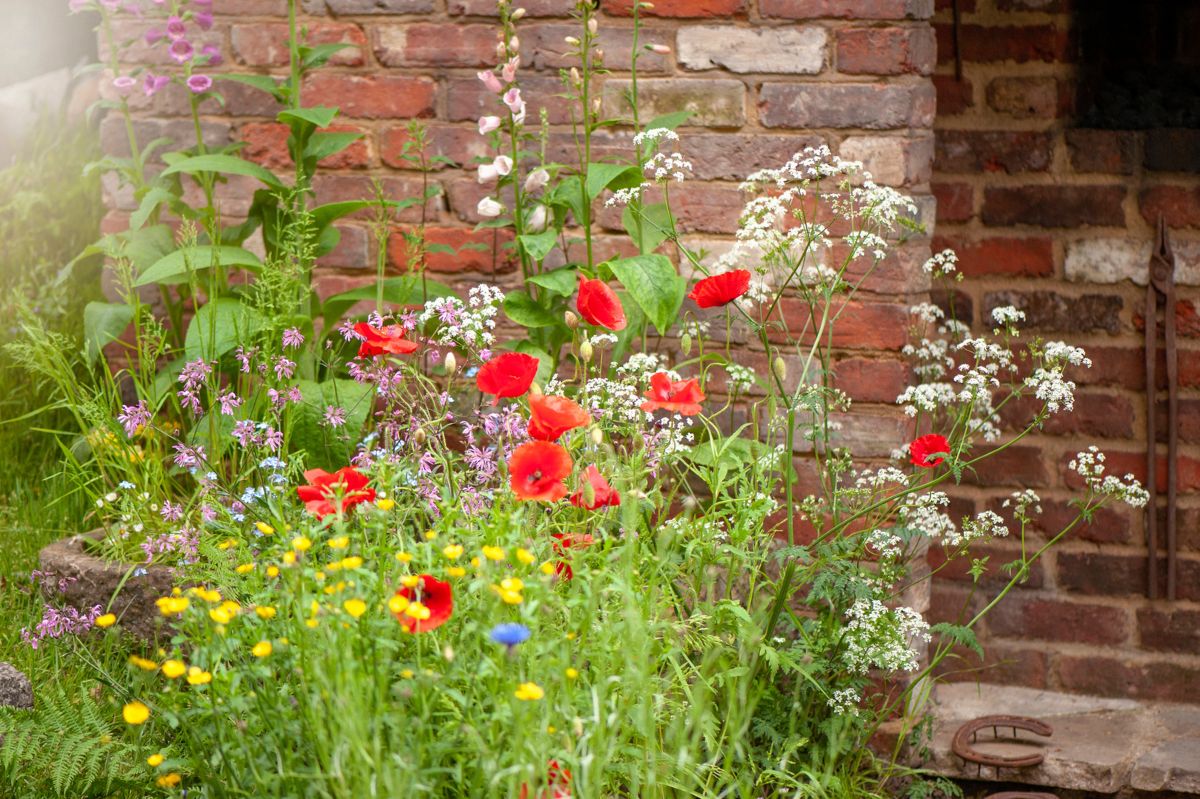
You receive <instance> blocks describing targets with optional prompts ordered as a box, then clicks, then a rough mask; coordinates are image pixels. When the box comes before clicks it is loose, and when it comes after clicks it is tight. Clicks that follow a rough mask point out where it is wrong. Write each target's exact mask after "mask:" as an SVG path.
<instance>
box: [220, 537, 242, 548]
mask: <svg viewBox="0 0 1200 799" xmlns="http://www.w3.org/2000/svg"><path fill="white" fill-rule="evenodd" d="M237 544H238V542H237V541H234V540H233V539H232V538H226V539H225V540H224V541H222V542H221V543H219V544H217V549H233V548H234V547H236V546H237Z"/></svg>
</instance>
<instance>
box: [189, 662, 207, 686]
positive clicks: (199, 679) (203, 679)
mask: <svg viewBox="0 0 1200 799" xmlns="http://www.w3.org/2000/svg"><path fill="white" fill-rule="evenodd" d="M187 681H188V685H208V684H209V683H210V682H212V674H211V673H210V672H207V671H205V670H204V669H202V668H199V667H198V666H192V667H190V668H189V669H188V675H187Z"/></svg>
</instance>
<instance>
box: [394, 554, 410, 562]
mask: <svg viewBox="0 0 1200 799" xmlns="http://www.w3.org/2000/svg"><path fill="white" fill-rule="evenodd" d="M412 559H413V556H412V555H410V554H409V553H407V552H397V553H396V560H398V561H400V562H401V563H412Z"/></svg>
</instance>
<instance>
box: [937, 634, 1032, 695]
mask: <svg viewBox="0 0 1200 799" xmlns="http://www.w3.org/2000/svg"><path fill="white" fill-rule="evenodd" d="M956 654H957V655H958V657H957V658H947V659H946V660H944V661H942V663H941V665H940V666H939V667H938V669H937V673H938V679H941V680H945V681H947V682H986V683H994V684H999V685H1019V686H1021V687H1022V688H1045V687H1047V682H1046V680H1047V672H1048V669H1049V657H1048V656H1047V654H1046V653H1045V652H1044V651H1042V650H1039V649H1026V648H1024V647H1021V646H1014V645H1012V644H1001V643H999V642H996V643H993V642H987V643H986V645H985V648H984V657H983V658H982V659H980V657H979V656H978V655H976V654H975V653H974V652H972V651H970V650H968V649H960V650H958V651H957V653H956Z"/></svg>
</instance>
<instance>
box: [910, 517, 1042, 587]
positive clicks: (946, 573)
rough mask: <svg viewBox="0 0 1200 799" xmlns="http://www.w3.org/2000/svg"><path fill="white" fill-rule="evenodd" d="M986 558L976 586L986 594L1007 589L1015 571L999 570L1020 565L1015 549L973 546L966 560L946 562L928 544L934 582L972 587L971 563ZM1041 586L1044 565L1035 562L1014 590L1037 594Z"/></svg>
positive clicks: (940, 552)
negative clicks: (933, 571)
mask: <svg viewBox="0 0 1200 799" xmlns="http://www.w3.org/2000/svg"><path fill="white" fill-rule="evenodd" d="M950 517H951V518H956V514H953V513H951V514H950ZM956 520H957V519H956ZM985 558H986V559H987V563H986V565H985V566H984V571H983V574H982V575H980V577H979V582H978V585H979V586H982V587H983V588H986V589H988V590H995V589H1000V588H1003V587H1004V586H1006V585H1008V583H1009V582H1010V581H1011V580H1012V578H1013V576H1014V575H1015V574H1016V572H1015V571H1014V569H1004V568H1002V567H1004V566H1005V565H1007V564H1009V563H1015V562H1016V561H1019V560H1020V559H1021V550H1020V548H1018V547H1012V546H1008V545H1002V544H995V543H993V544H984V543H976V544H973V545H972V546H971V552H970V556H969V557H959V558H954V559H953V560H948V559H947V558H946V551H945V549H943V548H942V547H940V546H937V545H936V544H931V545H930V547H929V554H928V556H927V561H928V563H929V567H930V568H931V569H935V570H937V576H936V577H935V578H934V579H935V580H936V581H942V580H946V581H949V582H953V583H961V584H965V585H975V584H976V582H975V578H974V577H972V576H971V574H970V569H971V561H972V560H983V559H985ZM1014 568H1015V567H1014ZM1044 585H1045V562H1044V561H1042V560H1036V561H1034V562H1033V563H1032V564H1030V566H1029V575H1028V577H1027V578H1026V580H1025V582H1023V583H1018V584H1017V587H1018V588H1021V589H1022V590H1031V591H1036V590H1038V589H1040V588H1042V587H1043V586H1044Z"/></svg>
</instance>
